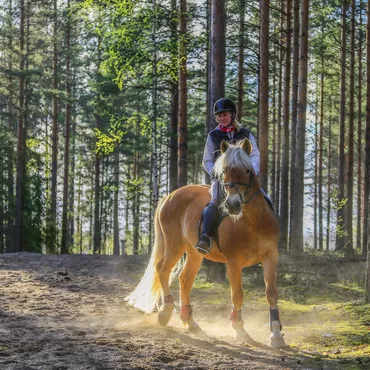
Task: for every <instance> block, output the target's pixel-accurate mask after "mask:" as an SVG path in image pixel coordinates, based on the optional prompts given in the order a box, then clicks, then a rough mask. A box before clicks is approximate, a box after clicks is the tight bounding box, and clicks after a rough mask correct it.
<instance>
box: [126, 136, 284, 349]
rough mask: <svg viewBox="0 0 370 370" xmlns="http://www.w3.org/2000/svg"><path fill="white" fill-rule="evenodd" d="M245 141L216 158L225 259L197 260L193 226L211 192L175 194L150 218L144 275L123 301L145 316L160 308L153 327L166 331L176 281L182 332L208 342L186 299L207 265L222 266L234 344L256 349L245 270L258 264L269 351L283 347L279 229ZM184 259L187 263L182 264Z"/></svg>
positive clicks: (196, 189) (224, 147) (187, 189)
mask: <svg viewBox="0 0 370 370" xmlns="http://www.w3.org/2000/svg"><path fill="white" fill-rule="evenodd" d="M250 151H251V144H250V142H249V140H244V141H243V142H242V143H240V144H239V145H229V144H227V143H226V142H224V141H223V142H222V144H221V153H222V154H221V156H220V157H219V158H218V160H217V161H216V163H215V169H214V173H215V176H217V178H218V179H219V180H220V182H221V184H222V186H223V188H224V191H225V193H226V198H225V203H224V207H225V209H226V211H227V213H228V214H229V216H230V217H226V218H225V219H224V220H223V222H222V223H221V225H220V227H219V230H218V231H219V243H220V246H221V249H222V251H221V250H220V249H219V248H217V246H214V247H213V248H212V250H211V253H208V254H206V255H204V254H200V253H199V252H198V251H197V250H196V249H195V248H194V246H195V244H196V242H197V240H198V222H199V219H200V215H201V213H202V210H203V208H204V207H205V206H206V205H207V203H208V202H209V200H210V196H209V187H207V186H201V185H189V186H184V187H182V188H180V189H177V190H175V191H174V192H173V193H171V194H169V195H168V196H167V197H166V198H164V199H163V201H162V202H161V203H160V204H159V206H158V208H157V212H156V216H155V242H154V247H153V252H152V255H151V258H150V261H149V264H148V266H147V268H146V270H145V273H144V275H143V277H142V279H141V281H140V283H139V284H138V286H137V287H136V289H135V290H134V291H133V292H132V293H131V294H130V295H129V296H127V297H126V301H127V302H128V304H129V305H131V306H133V307H136V308H138V309H140V310H142V311H144V312H146V313H151V312H153V311H154V309H155V308H156V307H157V308H158V303H159V301H160V299H161V297H162V302H163V303H162V306H161V307H160V309H159V313H158V321H159V323H160V324H161V325H167V323H168V321H169V320H170V318H171V314H172V311H173V310H174V303H173V298H172V296H171V292H170V285H171V282H172V279H173V278H174V277H175V276H176V275H177V274H178V273H179V269H181V267H182V270H181V273H180V276H179V280H180V304H181V305H180V318H181V320H182V321H183V323H184V325H185V327H186V328H187V329H188V330H189V331H190V332H193V333H195V334H198V335H202V336H203V335H205V334H204V332H203V331H202V330H201V329H200V327H199V326H198V324H197V323H196V322H195V321H194V318H193V315H192V313H193V310H192V307H191V301H190V292H191V289H192V286H193V283H194V279H195V276H196V274H197V273H198V271H199V268H200V266H201V263H202V260H203V258H204V257H206V258H207V259H209V260H211V261H214V262H223V263H226V265H227V274H228V278H229V282H230V287H231V299H232V311H231V321H232V326H233V328H234V330H235V338H236V340H237V341H241V342H246V343H249V344H254V345H255V344H256V342H254V340H253V339H252V338H251V337H250V336H249V335H248V333H247V332H246V330H245V329H244V327H243V320H242V316H241V308H242V303H243V289H242V269H243V267H247V266H251V265H254V264H256V263H260V262H261V263H262V266H263V270H264V280H265V284H266V297H267V301H268V303H269V305H270V330H271V332H272V334H271V336H270V343H271V346H272V347H274V348H281V347H284V346H285V342H284V338H283V336H282V334H281V324H280V320H279V312H278V307H277V300H278V295H277V289H276V275H277V265H278V248H277V243H278V238H279V225H278V221H277V219H276V217H275V215H274V213H273V211H272V210H271V208H270V206H269V205H268V204H267V202H266V201H265V199H264V195H263V194H262V192H261V189H260V186H259V184H258V180H257V177H256V174H255V172H254V170H253V167H252V164H251V161H250V158H249V156H248V154H249V153H250ZM184 252H186V260H185V263H184V265H183V266H180V265H181V263H180V259H181V257H182V256H183V254H184Z"/></svg>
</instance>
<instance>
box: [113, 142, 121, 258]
mask: <svg viewBox="0 0 370 370" xmlns="http://www.w3.org/2000/svg"><path fill="white" fill-rule="evenodd" d="M118 194H119V145H116V148H115V151H114V200H113V202H114V205H113V254H114V255H119V249H120V241H119V224H118Z"/></svg>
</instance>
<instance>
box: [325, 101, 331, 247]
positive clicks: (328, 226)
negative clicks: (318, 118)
mask: <svg viewBox="0 0 370 370" xmlns="http://www.w3.org/2000/svg"><path fill="white" fill-rule="evenodd" d="M331 110H332V97H331V96H330V97H329V128H328V129H329V134H328V165H327V167H328V171H327V173H328V179H327V184H328V185H327V189H328V190H327V193H328V199H327V206H326V208H327V215H326V250H327V251H329V250H330V230H331V228H330V219H331V217H330V213H331V202H332V198H331V122H332V111H331Z"/></svg>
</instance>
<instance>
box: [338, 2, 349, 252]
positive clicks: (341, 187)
mask: <svg viewBox="0 0 370 370" xmlns="http://www.w3.org/2000/svg"><path fill="white" fill-rule="evenodd" d="M346 17H347V0H343V2H342V41H341V45H342V53H341V76H340V78H341V81H340V114H339V129H340V134H339V157H338V168H339V179H338V180H339V182H338V184H339V187H338V202H343V201H344V181H345V179H344V164H345V158H344V145H345V141H344V139H345V124H346V51H347V41H346V40H347V20H346ZM344 228H345V224H344V207H343V205H341V204H339V205H338V209H337V230H338V231H339V232H337V236H336V242H335V243H336V247H335V249H336V250H343V249H344V246H345V239H344V237H343V236H342V235H341V234H342V233H343V232H344V231H345V229H344Z"/></svg>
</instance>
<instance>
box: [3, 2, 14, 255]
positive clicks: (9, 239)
mask: <svg viewBox="0 0 370 370" xmlns="http://www.w3.org/2000/svg"><path fill="white" fill-rule="evenodd" d="M8 21H9V23H8V25H7V27H8V28H9V30H10V29H12V27H13V4H12V1H11V0H10V1H9V5H8ZM8 50H9V53H11V52H12V51H13V36H12V33H10V34H9V36H8ZM8 68H9V71H12V70H13V63H12V58H11V57H9V62H8ZM7 89H8V92H11V91H13V79H12V77H11V76H8V86H7ZM13 120H14V107H13V100H12V97H11V96H10V95H9V96H8V130H9V132H11V133H12V134H14V132H15V129H14V128H15V127H14V122H13ZM7 171H8V174H7V175H8V178H7V180H8V181H7V187H8V189H7V190H8V191H7V198H8V199H7V203H8V209H7V212H6V227H7V229H8V232H7V233H6V241H5V251H6V252H10V251H11V250H12V248H14V245H15V234H14V209H15V208H14V207H15V200H14V149H13V145H10V147H9V151H8V161H7Z"/></svg>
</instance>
